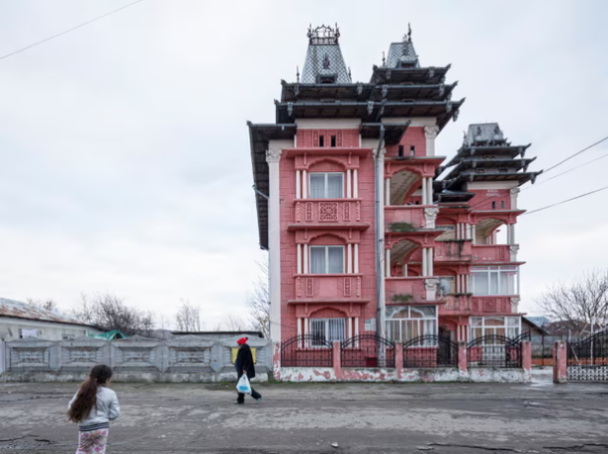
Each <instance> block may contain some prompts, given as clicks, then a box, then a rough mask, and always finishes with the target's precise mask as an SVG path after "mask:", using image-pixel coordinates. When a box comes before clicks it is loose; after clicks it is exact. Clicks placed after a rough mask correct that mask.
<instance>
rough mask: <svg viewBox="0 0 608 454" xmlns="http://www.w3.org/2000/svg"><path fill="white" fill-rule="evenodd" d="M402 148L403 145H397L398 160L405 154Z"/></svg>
mask: <svg viewBox="0 0 608 454" xmlns="http://www.w3.org/2000/svg"><path fill="white" fill-rule="evenodd" d="M403 148H404V147H403V145H399V157H400V158H402V157H403V155H404V153H405V150H404V149H403Z"/></svg>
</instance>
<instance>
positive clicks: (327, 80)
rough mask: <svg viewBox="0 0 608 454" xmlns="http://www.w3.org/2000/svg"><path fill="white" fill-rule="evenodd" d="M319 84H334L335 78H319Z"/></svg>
mask: <svg viewBox="0 0 608 454" xmlns="http://www.w3.org/2000/svg"><path fill="white" fill-rule="evenodd" d="M319 83H320V84H335V83H336V76H319Z"/></svg>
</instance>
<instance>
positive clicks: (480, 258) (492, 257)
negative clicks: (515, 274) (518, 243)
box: [472, 244, 511, 263]
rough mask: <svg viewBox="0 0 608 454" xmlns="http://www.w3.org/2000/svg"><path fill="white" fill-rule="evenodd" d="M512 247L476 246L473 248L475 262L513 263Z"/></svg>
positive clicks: (506, 245) (504, 245)
mask: <svg viewBox="0 0 608 454" xmlns="http://www.w3.org/2000/svg"><path fill="white" fill-rule="evenodd" d="M510 247H511V246H510V245H508V244H498V245H497V244H489V245H481V246H478V245H475V246H473V247H472V254H473V262H475V263H496V262H510V261H511V252H510V249H509V248H510Z"/></svg>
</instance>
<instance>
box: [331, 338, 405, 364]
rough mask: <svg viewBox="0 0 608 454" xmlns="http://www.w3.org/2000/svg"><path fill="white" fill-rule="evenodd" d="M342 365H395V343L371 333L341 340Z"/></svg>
mask: <svg viewBox="0 0 608 454" xmlns="http://www.w3.org/2000/svg"><path fill="white" fill-rule="evenodd" d="M341 360H342V367H389V368H391V367H395V344H394V343H393V342H391V341H390V340H388V339H384V338H383V337H380V336H376V335H373V334H361V335H359V336H355V337H351V338H350V339H346V340H345V341H344V342H342V358H341Z"/></svg>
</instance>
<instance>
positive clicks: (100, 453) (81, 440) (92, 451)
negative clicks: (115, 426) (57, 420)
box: [76, 429, 109, 454]
mask: <svg viewBox="0 0 608 454" xmlns="http://www.w3.org/2000/svg"><path fill="white" fill-rule="evenodd" d="M108 433H109V430H108V429H99V430H92V431H90V432H78V450H77V451H76V454H105V452H106V442H107V441H108Z"/></svg>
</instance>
